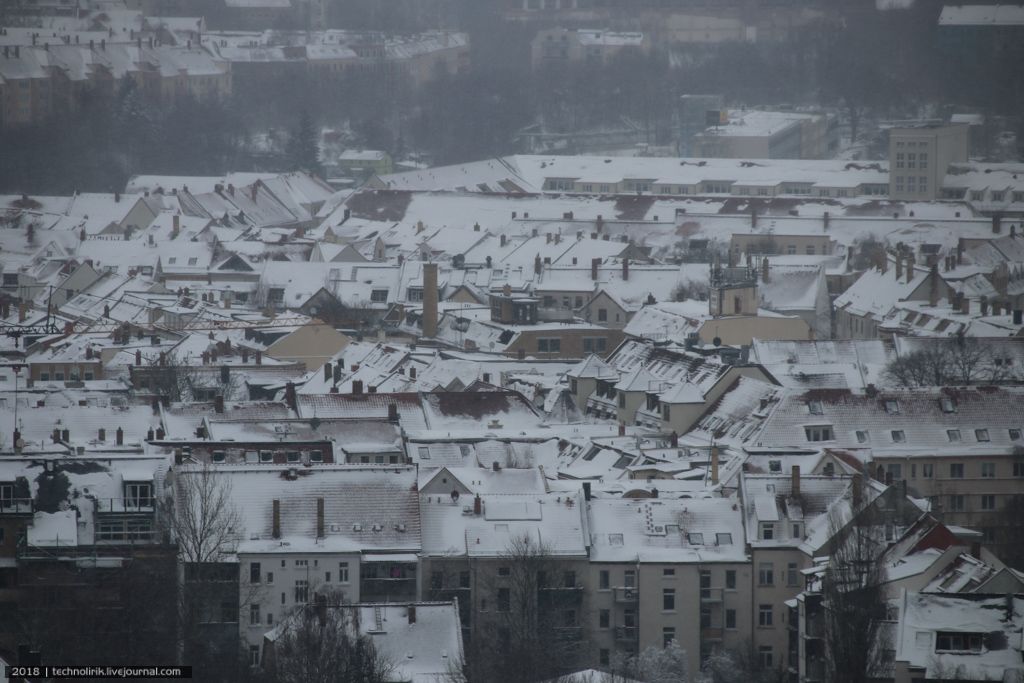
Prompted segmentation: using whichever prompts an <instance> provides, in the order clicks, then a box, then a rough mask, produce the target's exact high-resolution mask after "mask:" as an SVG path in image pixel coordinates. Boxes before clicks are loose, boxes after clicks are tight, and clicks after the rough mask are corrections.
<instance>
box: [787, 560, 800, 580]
mask: <svg viewBox="0 0 1024 683" xmlns="http://www.w3.org/2000/svg"><path fill="white" fill-rule="evenodd" d="M786 585H787V586H799V585H800V572H799V570H798V569H797V565H796V562H790V563H789V564H787V565H786Z"/></svg>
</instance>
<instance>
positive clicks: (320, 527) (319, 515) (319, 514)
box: [316, 496, 325, 538]
mask: <svg viewBox="0 0 1024 683" xmlns="http://www.w3.org/2000/svg"><path fill="white" fill-rule="evenodd" d="M324 536H325V534H324V499H323V496H321V497H320V498H317V499H316V537H317V538H323V537H324Z"/></svg>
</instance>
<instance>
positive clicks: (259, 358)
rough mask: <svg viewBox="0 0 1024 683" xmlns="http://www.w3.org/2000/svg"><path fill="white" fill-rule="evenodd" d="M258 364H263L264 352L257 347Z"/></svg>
mask: <svg viewBox="0 0 1024 683" xmlns="http://www.w3.org/2000/svg"><path fill="white" fill-rule="evenodd" d="M256 365H263V352H262V351H260V350H259V349H256Z"/></svg>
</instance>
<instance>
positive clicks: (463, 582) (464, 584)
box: [459, 572, 469, 588]
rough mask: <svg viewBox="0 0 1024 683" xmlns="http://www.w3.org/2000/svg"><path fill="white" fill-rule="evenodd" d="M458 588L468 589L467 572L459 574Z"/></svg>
mask: <svg viewBox="0 0 1024 683" xmlns="http://www.w3.org/2000/svg"><path fill="white" fill-rule="evenodd" d="M459 588H469V572H459Z"/></svg>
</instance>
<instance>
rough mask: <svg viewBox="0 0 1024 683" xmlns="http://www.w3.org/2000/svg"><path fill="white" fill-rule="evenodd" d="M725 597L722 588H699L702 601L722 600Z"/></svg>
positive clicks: (713, 601)
mask: <svg viewBox="0 0 1024 683" xmlns="http://www.w3.org/2000/svg"><path fill="white" fill-rule="evenodd" d="M724 599H725V589H724V588H701V589H700V601H701V602H703V603H715V602H722V600H724Z"/></svg>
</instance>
